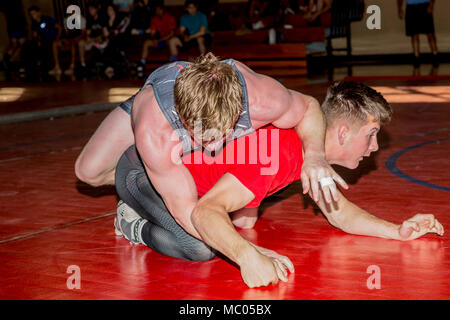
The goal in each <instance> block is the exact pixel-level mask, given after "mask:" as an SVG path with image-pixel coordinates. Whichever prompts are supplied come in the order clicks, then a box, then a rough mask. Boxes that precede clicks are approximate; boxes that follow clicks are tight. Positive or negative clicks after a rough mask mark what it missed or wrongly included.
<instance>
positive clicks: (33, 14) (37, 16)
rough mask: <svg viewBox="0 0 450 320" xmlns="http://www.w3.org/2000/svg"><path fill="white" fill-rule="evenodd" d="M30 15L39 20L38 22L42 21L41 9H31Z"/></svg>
mask: <svg viewBox="0 0 450 320" xmlns="http://www.w3.org/2000/svg"><path fill="white" fill-rule="evenodd" d="M30 17H31V19H33V20H34V21H37V22H39V21H41V13H40V12H39V11H36V10H31V11H30Z"/></svg>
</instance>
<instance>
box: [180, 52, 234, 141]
mask: <svg viewBox="0 0 450 320" xmlns="http://www.w3.org/2000/svg"><path fill="white" fill-rule="evenodd" d="M174 100H175V108H176V110H177V112H178V115H179V117H180V120H181V122H182V123H183V125H184V126H185V128H186V129H187V130H189V131H190V132H193V130H194V125H195V122H197V121H201V124H202V132H201V133H198V134H199V136H201V138H202V139H203V141H211V140H213V138H212V137H211V136H206V135H205V133H206V131H207V130H211V129H215V130H216V132H217V133H218V134H219V135H221V137H224V136H225V135H226V134H227V130H230V129H233V128H234V125H235V124H236V122H237V120H238V118H239V115H240V114H241V112H242V110H243V88H242V84H241V82H240V81H239V78H238V75H237V73H236V71H235V70H234V68H233V67H232V66H231V65H229V64H227V63H225V62H221V61H220V60H219V59H218V58H217V57H216V56H215V55H213V54H212V53H207V54H206V55H204V56H201V57H199V58H198V59H197V60H196V61H195V62H194V63H192V64H190V65H189V66H187V67H186V68H184V69H183V70H182V71H181V73H180V75H179V76H178V78H177V80H176V81H175V87H174ZM196 134H197V133H196ZM215 138H218V137H217V134H216V136H215Z"/></svg>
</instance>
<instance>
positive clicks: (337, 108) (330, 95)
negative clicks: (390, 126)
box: [321, 81, 392, 126]
mask: <svg viewBox="0 0 450 320" xmlns="http://www.w3.org/2000/svg"><path fill="white" fill-rule="evenodd" d="M321 108H322V111H323V113H324V114H325V118H326V120H327V126H331V125H333V123H334V122H335V121H336V120H338V119H339V120H342V119H344V120H348V121H352V122H357V123H358V124H360V125H363V124H365V123H367V121H368V116H369V115H370V116H372V117H373V118H374V120H375V121H377V122H380V123H381V124H385V123H388V122H389V121H391V118H392V108H391V106H390V105H389V103H388V102H387V101H386V100H385V99H384V98H383V96H382V95H381V93H379V92H377V91H375V90H374V89H372V88H370V87H368V86H366V85H364V84H362V83H360V82H354V81H341V82H337V83H335V84H333V85H332V86H330V87H329V88H328V91H327V95H326V97H325V101H324V102H323V104H322V106H321Z"/></svg>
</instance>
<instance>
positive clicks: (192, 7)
mask: <svg viewBox="0 0 450 320" xmlns="http://www.w3.org/2000/svg"><path fill="white" fill-rule="evenodd" d="M186 10H187V12H188V13H189V14H190V15H191V16H195V14H196V13H197V7H196V6H195V5H194V4H192V3H191V4H190V5H188V6H187V7H186Z"/></svg>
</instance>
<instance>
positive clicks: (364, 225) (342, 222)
mask: <svg viewBox="0 0 450 320" xmlns="http://www.w3.org/2000/svg"><path fill="white" fill-rule="evenodd" d="M338 192H339V191H338ZM317 205H318V206H319V207H320V209H321V211H322V213H323V214H324V216H325V217H326V218H327V220H328V222H329V223H330V224H331V225H333V226H334V227H336V228H338V229H341V230H342V231H344V232H347V233H350V234H357V235H364V236H372V237H378V238H385V239H394V240H413V239H416V238H418V237H420V236H422V235H424V234H426V233H428V232H434V233H437V234H440V235H443V232H444V229H443V227H442V225H441V224H440V223H439V222H438V221H437V220H436V219H435V218H434V216H433V215H421V214H419V215H416V216H414V217H413V218H411V219H409V220H406V221H404V222H403V223H402V224H401V225H397V224H394V223H391V222H389V221H386V220H383V219H380V218H377V217H375V216H373V215H371V214H370V213H369V212H367V211H365V210H363V209H361V208H359V207H358V206H357V205H355V204H354V203H352V202H350V201H348V200H347V199H346V198H345V197H344V196H343V195H342V194H340V197H339V201H337V202H333V203H332V204H328V203H326V202H325V201H324V199H323V196H322V195H321V196H320V199H319V201H318V202H317Z"/></svg>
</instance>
